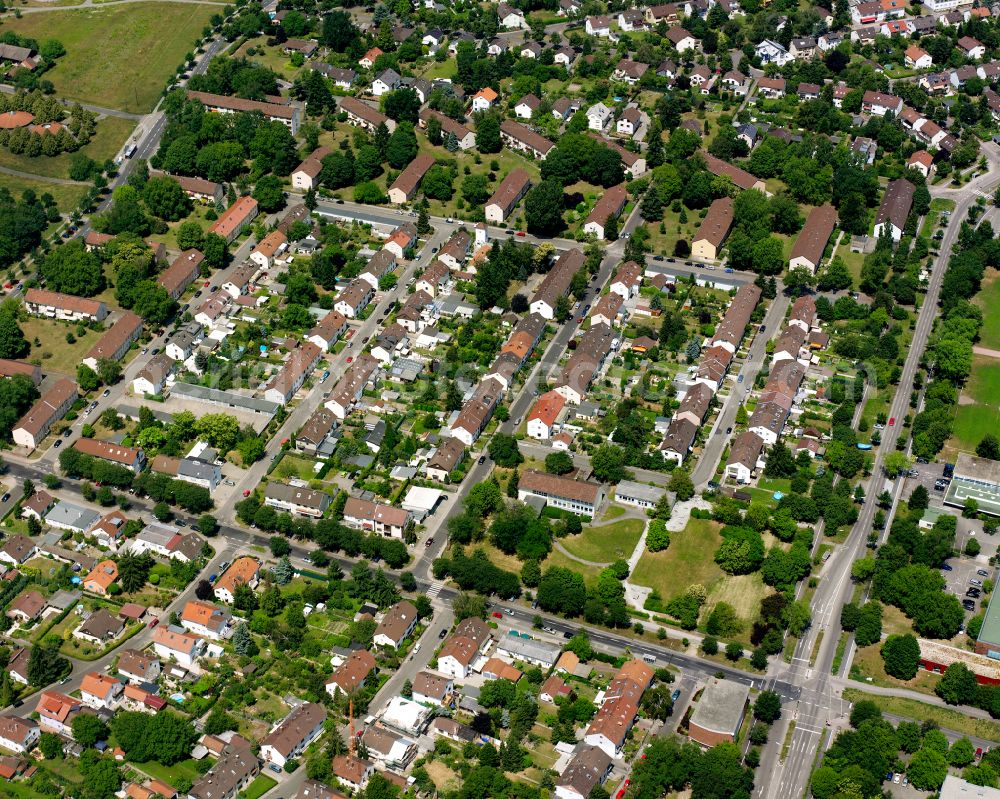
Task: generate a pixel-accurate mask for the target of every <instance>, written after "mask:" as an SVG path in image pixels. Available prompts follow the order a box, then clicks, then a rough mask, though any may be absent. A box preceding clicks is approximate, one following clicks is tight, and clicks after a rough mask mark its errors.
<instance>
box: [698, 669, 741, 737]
mask: <svg viewBox="0 0 1000 799" xmlns="http://www.w3.org/2000/svg"><path fill="white" fill-rule="evenodd" d="M749 697H750V689H749V688H748V687H747V686H746V685H743V684H742V683H739V682H735V681H733V680H720V679H719V678H718V677H712V678H711V679H710V680H709V681H708V685H706V686H705V690H704V691H702V694H701V698H700V699H699V700H698V702H697V704H696V705H695V707H694V713H692V714H691V720H690V723H689V725H688V736H689V737H690V738H691V740H692V741H696V742H697V743H700V744H701V745H702V746H706V747H711V746H715V745H716V744H720V743H732V742H733V741H735V740H736V737H737V735H739V732H740V726H741V725H742V724H743V715H744V713H745V712H746V707H747V702H748V701H749Z"/></svg>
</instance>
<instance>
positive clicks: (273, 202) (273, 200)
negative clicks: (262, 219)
mask: <svg viewBox="0 0 1000 799" xmlns="http://www.w3.org/2000/svg"><path fill="white" fill-rule="evenodd" d="M253 198H254V199H255V200H256V201H257V202H258V204H259V205H260V210H262V211H266V212H267V213H269V214H270V213H273V212H275V211H277V210H279V209H281V208H283V207H284V205H285V190H284V185H283V184H282V182H281V178H279V177H277V176H276V175H264V176H263V177H262V178H260V180H258V181H257V184H256V185H255V186H254V189H253Z"/></svg>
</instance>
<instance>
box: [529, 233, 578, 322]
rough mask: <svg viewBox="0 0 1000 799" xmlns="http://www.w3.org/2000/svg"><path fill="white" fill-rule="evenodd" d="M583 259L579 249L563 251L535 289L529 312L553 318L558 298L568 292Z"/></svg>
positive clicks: (548, 318)
mask: <svg viewBox="0 0 1000 799" xmlns="http://www.w3.org/2000/svg"><path fill="white" fill-rule="evenodd" d="M583 261H584V258H583V252H582V251H581V250H578V249H576V248H574V249H571V250H566V251H565V252H563V253H562V254H561V255H560V256H559V258H558V259H556V262H555V263H554V264H553V265H552V268H551V269H549V271H548V273H547V274H546V275H545V278H544V279H543V280H542V282H541V284H540V285H539V286H538V289H537V291H535V295H534V297H532V300H531V304H530V310H531V312H532V313H537V314H538V315H540V316H541V317H542V318H543V319H546V320H549V321H551V320H552V319H554V318H555V312H556V305H557V304H558V302H559V298H560V297H565V296H566V295H567V294H568V293H569V287H570V283H571V282H572V280H573V275H575V274H576V273H577V271H578V270H579V269H580V268H581V267H582V266H583Z"/></svg>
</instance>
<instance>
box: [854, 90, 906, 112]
mask: <svg viewBox="0 0 1000 799" xmlns="http://www.w3.org/2000/svg"><path fill="white" fill-rule="evenodd" d="M861 110H862V111H864V112H865V113H866V114H874V115H875V116H879V117H884V116H885V115H886V114H889V113H892V114H895V115H896V116H899V114H900V113H901V112H902V110H903V101H902V100H901V99H900V98H899V97H896V96H895V95H892V94H885V93H884V92H876V91H867V92H865V93H864V95H863V96H862V98H861Z"/></svg>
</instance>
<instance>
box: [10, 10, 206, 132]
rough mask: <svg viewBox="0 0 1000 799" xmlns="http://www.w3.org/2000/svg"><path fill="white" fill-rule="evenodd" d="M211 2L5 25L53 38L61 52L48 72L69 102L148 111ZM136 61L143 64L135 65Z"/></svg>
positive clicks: (34, 17) (58, 15)
mask: <svg viewBox="0 0 1000 799" xmlns="http://www.w3.org/2000/svg"><path fill="white" fill-rule="evenodd" d="M221 8H222V6H220V5H216V4H201V5H196V4H181V3H141V4H135V5H119V6H110V7H106V8H93V9H83V10H74V11H52V12H49V13H45V14H26V15H24V16H23V17H22V18H21V19H7V20H5V25H4V28H5V30H12V31H15V32H17V33H19V34H22V35H24V36H29V37H31V38H33V39H39V40H45V39H58V40H59V41H60V42H62V43H63V45H64V46H65V47H66V55H65V56H63V57H62V58H60V59H59V61H58V62H57V63H56V66H55V67H53V68H52V69H51V70H50V71H49V72H47V73H46V74H45V77H46V79H47V80H51V81H52V82H53V83H54V84H55V87H56V92H57V93H58V94H59V95H61V96H64V97H67V98H69V99H73V100H81V101H84V102H90V103H94V104H96V105H100V106H104V107H106V108H117V109H121V110H123V111H129V112H132V113H146V112H148V111H150V110H152V108H153V106H154V105H156V100H157V98H158V97H159V96H160V92H161V91H162V90H163V86H164V84H165V83H166V81H167V79H168V78H169V77H170V76H171V75H172V74H174V70H175V69H177V67H178V66H180V64H181V62H182V61H183V60H184V56H185V55H186V54H187V53H188V52H192V51H193V50H194V43H195V41H196V40H197V39H198V37H199V36H200V35H201V31H202V29H203V28H204V27H205V25H207V24H208V21H209V18H210V17H211V15H212V14H213V13H217V12H219V11H220V10H221ZM138 65H141V66H142V68H141V69H137V66H138Z"/></svg>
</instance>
